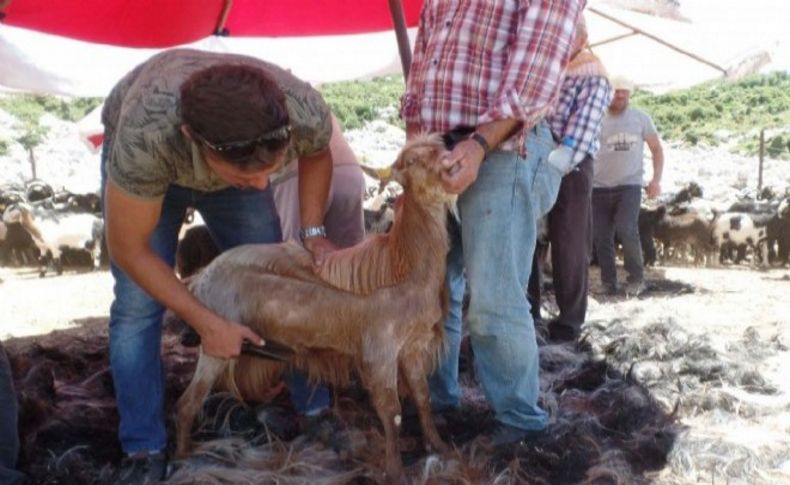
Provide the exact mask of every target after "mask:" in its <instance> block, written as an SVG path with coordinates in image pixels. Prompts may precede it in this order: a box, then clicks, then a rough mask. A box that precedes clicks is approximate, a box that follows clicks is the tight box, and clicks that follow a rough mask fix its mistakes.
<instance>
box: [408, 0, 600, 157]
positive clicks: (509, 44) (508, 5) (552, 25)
mask: <svg viewBox="0 0 790 485" xmlns="http://www.w3.org/2000/svg"><path fill="white" fill-rule="evenodd" d="M585 3H586V0H520V1H517V0H436V1H434V0H427V1H426V2H425V3H424V4H423V7H422V12H421V14H420V26H419V28H418V30H417V39H416V42H415V46H414V56H413V58H412V64H411V71H410V74H409V79H408V82H407V84H406V93H405V94H404V96H403V98H402V100H401V117H402V118H403V120H404V121H406V122H407V123H415V124H417V125H418V126H419V127H420V128H421V129H422V130H426V131H431V132H433V131H438V132H445V131H448V130H450V129H452V128H456V127H459V126H470V127H475V126H478V125H481V124H485V123H488V122H491V121H496V120H502V119H516V120H518V121H521V122H522V125H521V126H522V127H521V129H520V130H519V131H518V132H516V133H515V134H514V135H512V136H511V137H510V138H508V139H507V140H505V141H504V142H503V143H502V144H501V145H500V146H499V147H498V148H500V149H504V150H515V151H518V152H520V153H521V154H522V155H523V152H524V150H523V145H524V136H525V134H526V131H527V130H529V129H530V128H532V127H533V126H534V125H535V124H537V122H538V121H540V120H541V119H542V118H543V117H545V116H546V115H547V114H548V112H549V111H550V110H551V107H552V105H553V103H554V102H555V100H556V97H557V95H558V92H559V87H560V83H561V81H562V73H563V68H564V66H565V65H566V63H567V61H568V57H569V54H570V46H571V42H572V40H573V32H574V28H575V25H576V20H577V18H578V16H579V15H580V14H581V11H582V9H583V8H584V5H585Z"/></svg>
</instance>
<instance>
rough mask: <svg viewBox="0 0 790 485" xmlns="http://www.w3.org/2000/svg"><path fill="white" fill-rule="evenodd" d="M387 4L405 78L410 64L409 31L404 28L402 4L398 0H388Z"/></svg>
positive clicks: (404, 18)
mask: <svg viewBox="0 0 790 485" xmlns="http://www.w3.org/2000/svg"><path fill="white" fill-rule="evenodd" d="M389 4H390V13H391V14H392V23H393V24H394V25H395V37H396V38H397V39H398V52H399V53H400V64H401V68H402V69H403V79H404V80H405V79H408V78H409V66H411V45H409V33H408V31H407V30H406V17H405V16H404V15H403V5H401V3H400V0H389Z"/></svg>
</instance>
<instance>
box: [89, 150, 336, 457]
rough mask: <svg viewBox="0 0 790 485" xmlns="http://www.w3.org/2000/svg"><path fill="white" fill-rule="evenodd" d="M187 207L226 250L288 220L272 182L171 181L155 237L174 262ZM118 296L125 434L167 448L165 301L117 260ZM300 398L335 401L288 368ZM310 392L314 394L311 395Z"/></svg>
mask: <svg viewBox="0 0 790 485" xmlns="http://www.w3.org/2000/svg"><path fill="white" fill-rule="evenodd" d="M110 146H111V141H110V140H105V143H104V147H103V151H102V168H101V174H102V193H103V192H104V186H105V184H106V179H107V174H106V169H105V161H106V157H107V156H108V154H109V147H110ZM187 207H194V208H195V209H196V210H197V211H198V212H200V215H201V216H202V217H203V220H204V221H205V223H206V226H207V227H208V229H209V232H210V233H211V236H212V238H213V239H214V241H215V242H216V243H217V245H218V246H219V248H220V249H221V250H223V251H224V250H226V249H229V248H232V247H234V246H238V245H241V244H249V243H276V242H279V241H281V240H282V235H281V232H280V221H279V218H278V217H277V211H276V210H275V206H274V200H273V197H272V190H271V188H270V187H269V188H267V189H265V190H262V191H261V190H242V189H236V188H228V189H224V190H219V191H215V192H202V191H198V190H192V189H188V188H185V187H181V186H177V185H171V186H170V187H169V188H168V190H167V193H166V194H165V196H164V200H163V201H162V210H161V214H160V216H159V222H158V223H157V226H156V228H155V229H154V233H153V234H152V235H151V240H150V245H151V248H152V249H153V251H154V252H155V253H156V254H157V255H159V257H161V258H162V260H163V261H165V262H166V263H167V264H169V265H170V266H171V267H172V266H173V265H174V263H175V253H176V246H177V243H178V231H179V229H180V227H181V224H182V222H183V220H184V215H185V213H186V210H187ZM110 269H111V272H112V276H113V278H114V280H115V287H114V296H115V299H114V301H113V303H112V306H111V307H110V366H111V368H112V374H113V380H114V383H115V396H116V399H117V402H118V413H119V415H120V418H121V424H120V431H119V437H120V441H121V446H122V448H123V450H124V451H125V452H126V453H134V452H137V451H154V450H161V449H163V448H164V447H165V444H166V442H167V436H166V431H165V417H164V387H165V386H164V368H163V365H162V355H161V339H162V316H163V314H164V311H165V308H164V306H162V304H160V303H159V302H158V301H156V300H155V299H153V298H152V297H151V296H150V295H148V293H146V291H145V290H143V289H142V288H140V287H139V286H137V284H136V283H135V282H134V281H132V279H131V278H129V277H128V276H127V275H126V274H125V273H124V272H123V270H121V269H120V268H119V267H118V266H116V265H115V263H113V262H111V265H110ZM286 383H287V384H288V385H289V388H290V390H291V395H292V399H293V401H294V406H295V407H296V409H297V411H298V412H300V413H304V414H313V413H315V412H317V411H319V410H321V409H323V408H325V407H327V406H328V405H329V400H330V396H329V391H328V389H327V388H326V387H323V386H319V387H318V388H316V389H313V388H312V386H309V384H308V383H307V379H306V377H305V376H304V375H302V374H292V375H289V376H286ZM308 400H309V401H308Z"/></svg>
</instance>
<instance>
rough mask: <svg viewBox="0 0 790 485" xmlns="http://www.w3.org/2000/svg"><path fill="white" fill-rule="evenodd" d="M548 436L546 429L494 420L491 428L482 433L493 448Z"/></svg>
mask: <svg viewBox="0 0 790 485" xmlns="http://www.w3.org/2000/svg"><path fill="white" fill-rule="evenodd" d="M546 436H548V433H547V432H546V429H545V428H544V429H539V430H531V429H523V428H517V427H515V426H511V425H509V424H505V423H502V422H499V421H496V422H495V424H494V426H493V428H491V429H490V430H488V431H487V432H486V433H485V434H484V438H485V439H487V441H488V442H489V443H490V444H491V446H493V447H494V448H502V447H507V446H514V445H518V444H521V443H525V444H529V443H532V442H535V441H539V440H540V439H542V438H545V437H546Z"/></svg>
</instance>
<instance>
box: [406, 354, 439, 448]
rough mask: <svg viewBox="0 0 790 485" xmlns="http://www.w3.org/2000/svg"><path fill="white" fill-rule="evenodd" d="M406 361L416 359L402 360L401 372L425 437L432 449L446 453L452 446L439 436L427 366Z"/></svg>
mask: <svg viewBox="0 0 790 485" xmlns="http://www.w3.org/2000/svg"><path fill="white" fill-rule="evenodd" d="M406 362H414V360H410V359H403V360H401V366H400V372H401V374H402V375H403V376H404V378H405V380H406V385H407V387H408V388H409V393H410V394H411V398H412V401H414V405H415V406H416V407H417V415H418V416H419V417H420V427H421V428H422V434H423V437H424V438H425V441H426V442H427V444H428V448H429V449H430V450H432V451H435V452H437V453H446V452H448V451H450V448H449V447H448V446H447V445H446V444H445V443H444V441H442V438H441V437H440V436H439V432H438V431H437V430H436V424H435V423H434V422H433V415H432V414H431V404H430V402H431V401H430V391H429V390H428V381H427V379H426V377H425V375H426V372H425V368H424V366H422V365H409V364H406Z"/></svg>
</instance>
